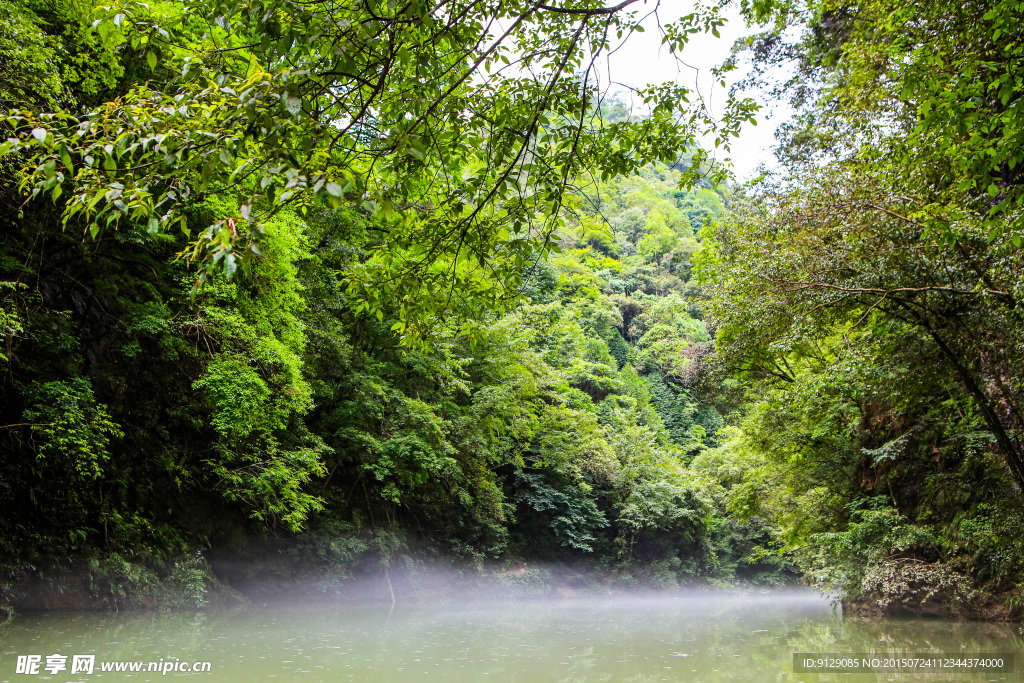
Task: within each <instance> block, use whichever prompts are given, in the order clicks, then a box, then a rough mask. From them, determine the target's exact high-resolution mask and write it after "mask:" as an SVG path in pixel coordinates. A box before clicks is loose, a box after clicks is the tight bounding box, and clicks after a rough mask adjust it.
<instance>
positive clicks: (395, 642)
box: [0, 592, 1024, 683]
mask: <svg viewBox="0 0 1024 683" xmlns="http://www.w3.org/2000/svg"><path fill="white" fill-rule="evenodd" d="M926 651H932V652H1017V653H1020V654H1018V655H1017V658H1018V662H1019V663H1021V664H1024V638H1022V637H1021V634H1020V630H1019V627H1018V626H1014V625H1006V624H983V623H970V622H949V621H940V620H892V619H862V618H846V619H844V618H843V617H842V616H841V614H839V613H838V611H837V610H836V609H834V608H833V606H832V604H831V603H830V601H829V600H828V599H826V598H823V597H821V596H819V595H817V594H815V593H810V592H782V593H773V594H736V593H720V594H688V595H686V594H684V595H675V596H665V595H660V596H647V597H635V598H622V597H574V598H568V599H551V600H533V601H520V602H498V603H481V602H477V603H469V604H453V603H451V602H449V603H446V604H443V605H422V604H421V605H403V604H397V605H394V606H393V607H392V606H391V605H382V606H365V605H364V606H358V607H357V606H346V605H341V604H320V605H302V606H298V605H296V606H286V607H280V606H275V607H258V606H250V607H244V608H237V609H232V610H225V611H217V612H207V613H199V614H194V613H170V614H154V613H123V612H122V613H120V614H109V613H101V614H98V613H61V614H45V615H28V616H21V617H18V618H15V619H14V620H12V621H10V622H8V623H7V624H5V625H3V626H0V681H11V682H12V683H13V682H15V681H31V680H52V681H107V682H110V681H120V680H125V681H129V680H130V681H158V680H169V679H175V680H180V679H191V680H194V681H209V682H211V683H212V682H214V681H217V682H220V681H226V682H235V681H238V682H242V681H245V682H250V681H267V682H268V683H282V682H283V681H305V682H308V683H315V682H319V681H347V680H357V681H381V682H384V681H387V682H402V683H407V682H412V681H416V682H419V681H428V682H429V681H441V680H444V681H488V680H491V681H508V682H514V683H519V682H522V683H526V682H531V683H532V682H541V681H552V682H554V681H558V682H570V681H571V682H591V681H593V682H597V681H630V682H635V683H647V682H648V681H651V682H653V681H696V682H703V683H714V682H717V681H808V682H809V681H839V680H844V681H873V680H879V681H897V680H928V681H947V680H949V681H953V680H979V681H981V680H985V681H989V680H991V681H1020V680H1024V675H1022V674H1020V673H1015V674H988V675H984V674H971V675H968V674H959V675H950V676H947V675H942V674H915V675H912V674H845V675H842V674H832V675H823V674H797V673H793V653H794V652H836V653H842V652H847V653H850V652H880V653H905V654H910V653H920V652H926ZM26 654H39V655H41V656H42V657H43V663H44V664H45V659H46V655H50V654H62V655H68V656H69V658H68V662H69V663H70V661H71V660H70V656H71V655H74V654H94V655H96V658H97V662H100V661H134V660H139V661H144V662H149V661H158V660H160V659H161V658H163V659H164V661H174V660H175V659H176V658H177V660H180V661H186V662H194V661H208V662H210V663H211V671H210V672H209V673H190V674H183V673H175V672H173V671H171V672H169V673H167V674H166V675H161V674H160V673H156V672H145V671H143V672H140V673H127V672H124V673H118V672H106V673H103V672H100V671H99V670H98V665H97V670H96V671H94V673H93V674H92V675H84V674H76V675H75V676H71V675H70V674H69V671H64V672H62V673H59V674H57V675H56V676H50V675H49V674H47V673H46V672H45V671H41V672H40V673H39V674H37V675H35V676H29V675H20V674H16V673H15V669H16V660H17V655H26ZM1021 668H1022V667H1020V666H1019V667H1018V669H1021ZM68 669H69V670H70V666H69V667H68Z"/></svg>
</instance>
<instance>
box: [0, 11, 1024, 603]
mask: <svg viewBox="0 0 1024 683" xmlns="http://www.w3.org/2000/svg"><path fill="white" fill-rule="evenodd" d="M634 5H635V0H634V2H630V1H629V0H627V2H624V3H621V4H619V5H616V6H614V7H604V6H602V5H600V4H598V3H595V2H591V1H590V0H573V1H572V2H566V3H563V4H560V5H557V6H548V5H540V4H536V5H534V4H523V3H517V2H504V1H501V2H497V3H492V4H491V5H488V6H484V5H482V4H480V3H476V2H473V1H472V0H465V1H463V0H459V1H458V2H456V1H454V0H452V1H451V2H442V3H440V4H438V5H436V6H429V5H422V4H420V3H418V2H410V3H407V4H402V5H399V4H395V3H385V2H380V3H378V2H362V1H356V2H349V1H347V0H337V1H333V2H325V3H315V4H307V3H295V2H291V1H290V0H267V1H266V2H263V1H260V2H248V1H247V0H246V1H241V0H237V1H236V0H228V1H226V2H222V3H219V4H217V3H204V4H202V5H197V6H196V7H185V6H184V5H182V4H180V3H174V2H167V3H154V4H143V3H138V2H134V0H124V1H123V2H119V3H117V4H116V5H114V6H110V7H94V6H93V5H92V4H91V3H88V2H82V1H80V0H17V1H13V2H12V1H11V0H0V9H2V10H3V12H2V14H0V25H2V26H3V30H2V32H0V105H2V106H3V108H4V109H5V110H6V114H5V116H4V118H3V119H2V120H0V126H3V128H4V134H3V138H4V140H5V141H4V142H3V143H0V224H2V226H3V227H2V231H3V232H2V239H0V335H2V337H3V345H2V348H0V396H2V401H0V448H2V452H3V454H4V457H3V458H2V459H0V569H2V570H3V572H4V575H3V576H4V578H3V579H0V607H2V606H3V605H7V604H13V605H16V606H19V607H27V608H33V607H57V606H85V605H91V606H95V605H106V606H116V607H130V606H134V607H138V606H149V607H152V606H158V607H170V606H198V605H202V604H205V603H206V602H207V601H208V600H210V599H211V596H213V595H216V594H219V593H222V594H227V593H230V592H231V591H230V588H231V587H233V588H238V589H241V590H243V591H246V590H250V591H257V592H259V591H264V592H265V591H267V590H269V589H268V586H271V585H273V584H275V583H277V584H282V583H289V582H291V583H295V584H298V583H301V584H302V585H303V586H305V587H306V588H310V587H312V588H310V590H313V591H314V593H316V594H335V595H336V594H339V592H343V591H344V589H345V587H346V586H347V585H350V584H351V583H352V582H353V581H354V580H355V579H357V578H359V577H361V576H372V577H376V579H381V578H383V579H384V580H386V585H387V586H388V587H389V589H391V590H393V585H392V578H391V577H392V574H393V573H402V572H405V574H406V575H407V576H408V575H412V574H414V573H415V572H416V571H417V568H425V567H428V566H438V565H442V566H445V567H448V568H450V569H452V570H453V571H454V572H455V573H456V574H457V575H459V576H461V577H462V578H463V579H466V580H467V581H471V580H472V577H480V576H489V577H492V578H493V579H495V580H496V581H498V582H499V583H501V582H504V585H507V586H512V587H515V586H520V587H522V586H533V587H535V588H541V589H545V588H550V587H551V585H553V584H554V583H555V582H558V581H561V582H565V581H569V582H575V584H573V585H577V584H578V585H581V586H584V585H592V584H593V583H594V582H598V583H602V584H603V585H605V586H611V585H620V586H636V585H641V586H646V587H660V588H676V587H679V586H681V585H687V584H702V585H718V586H724V585H739V584H744V585H762V586H764V585H779V584H782V583H786V582H791V581H795V580H797V579H800V578H802V579H803V580H805V581H806V582H809V583H811V584H813V585H816V586H819V587H822V588H824V589H827V590H830V591H832V592H834V594H836V595H838V596H840V597H842V598H843V599H844V600H845V602H846V604H847V606H848V607H851V608H857V609H867V610H875V611H878V610H880V611H890V612H895V611H899V610H900V609H910V610H915V611H920V610H923V611H930V612H933V613H936V614H946V615H949V614H955V615H967V616H982V617H990V618H1013V617H1014V615H1019V614H1020V611H1021V609H1022V608H1024V602H1022V597H1021V596H1022V591H1024V585H1022V584H1021V583H1020V576H1021V572H1022V570H1024V541H1022V539H1024V532H1022V530H1024V511H1022V509H1021V505H1022V501H1024V498H1022V495H1024V494H1022V485H1024V479H1022V476H1024V475H1022V470H1024V465H1022V455H1021V454H1022V452H1024V451H1022V446H1021V443H1022V437H1024V418H1022V417H1021V415H1022V414H1021V412H1020V410H1021V408H1020V392H1021V381H1022V376H1021V372H1020V368H1021V367H1022V361H1024V358H1022V357H1021V349H1022V348H1024V347H1022V343H1021V342H1022V334H1021V330H1022V322H1024V321H1022V318H1021V313H1020V308H1019V305H1018V301H1019V299H1020V297H1021V295H1022V292H1021V289H1022V284H1024V281H1022V277H1021V272H1022V269H1021V265H1022V264H1021V231H1020V217H1021V206H1022V202H1024V191H1022V190H1021V187H1022V185H1021V182H1020V178H1021V176H1020V173H1019V170H1020V166H1021V164H1022V163H1024V152H1022V151H1021V150H1022V149H1024V145H1022V140H1021V136H1022V131H1024V126H1021V116H1020V113H1019V112H1018V111H1017V110H1018V108H1019V105H1020V102H1021V101H1022V99H1021V93H1022V90H1024V86H1022V80H1021V79H1022V77H1021V74H1022V73H1024V70H1021V68H1020V66H1021V64H1020V61H1021V55H1022V48H1021V42H1020V38H1019V36H1018V33H1017V31H1016V30H1015V28H1014V27H1015V26H1016V23H1015V22H1017V21H1018V20H1019V19H1020V18H1021V14H1022V12H1021V9H1020V7H1019V6H1018V5H1016V4H1015V3H1009V2H991V3H976V4H969V5H966V6H965V5H962V4H959V5H955V6H954V5H948V6H947V4H944V3H938V4H936V3H930V4H928V5H927V6H920V7H918V6H908V7H901V8H898V9H899V11H894V8H893V7H891V6H890V5H888V4H886V3H883V2H874V3H868V4H866V5H862V6H858V7H848V6H846V5H839V4H836V3H832V2H822V3H807V4H794V3H785V4H783V3H756V4H755V5H753V6H746V5H744V6H743V11H744V16H745V18H746V20H747V21H749V22H750V23H751V25H760V26H761V27H762V28H764V27H767V30H765V32H763V33H761V34H759V35H756V36H753V37H751V38H749V39H747V40H746V41H741V44H740V45H738V46H737V48H738V54H745V55H749V56H751V57H752V59H753V64H754V66H753V68H752V70H751V72H750V75H749V78H748V84H752V83H755V82H759V83H760V84H761V85H767V86H769V87H768V88H767V89H768V90H769V91H771V90H772V89H774V95H775V96H789V97H790V98H791V104H792V106H793V107H794V109H795V111H796V112H797V113H796V116H795V117H794V118H793V119H792V120H791V121H790V122H789V123H787V124H786V125H785V126H783V128H782V130H781V146H780V150H779V158H780V165H779V166H778V167H777V169H776V170H775V171H773V172H770V173H767V174H766V175H765V176H763V177H761V178H760V179H758V180H756V181H754V182H752V183H750V184H748V185H746V186H736V185H735V184H731V183H730V182H729V181H728V179H727V176H728V174H727V172H726V169H725V167H724V166H723V165H722V164H721V163H720V162H719V161H718V160H716V158H715V156H713V155H712V153H711V152H712V148H713V147H715V148H719V149H718V151H719V152H720V153H721V154H718V159H721V158H722V156H723V155H725V154H727V152H728V145H729V142H728V141H729V139H730V138H732V137H735V136H736V135H737V133H738V131H739V129H740V126H741V125H743V124H744V123H747V122H750V121H752V114H753V112H754V110H755V108H756V105H755V104H754V103H753V101H752V100H749V99H743V98H740V97H739V96H736V95H734V96H730V97H728V98H727V100H726V103H725V105H724V109H722V110H721V111H719V112H718V113H717V114H716V115H712V112H711V111H710V110H709V109H708V108H707V107H706V106H704V103H703V100H702V99H701V94H700V93H694V92H690V91H689V90H688V89H687V88H686V87H684V86H681V85H678V84H675V85H673V84H662V85H652V86H650V87H648V88H645V89H641V90H640V91H639V92H636V93H633V95H634V96H635V97H634V99H635V101H637V102H640V103H642V106H638V107H637V109H636V110H634V111H628V110H627V109H626V107H625V105H624V101H623V100H619V99H616V98H614V97H609V96H608V94H607V93H606V92H603V91H602V90H601V89H600V88H598V86H597V82H596V80H595V78H596V77H595V76H594V70H595V68H596V67H595V64H597V62H598V60H599V59H600V58H602V56H603V55H604V54H606V53H607V51H609V50H614V49H615V47H616V45H618V43H617V42H616V41H619V40H623V39H630V40H645V39H648V38H646V37H645V36H644V31H643V26H642V20H643V14H641V13H640V11H639V10H638V9H637V7H636V6H634ZM720 9H721V8H716V7H711V8H699V9H695V10H694V12H693V13H692V14H689V15H687V16H684V17H683V18H682V19H680V20H678V21H676V22H674V23H666V24H662V25H661V29H662V32H661V35H660V36H659V37H657V38H656V39H655V40H659V41H661V43H662V44H663V45H664V50H665V52H666V54H667V55H675V54H676V53H679V52H683V51H685V49H686V43H687V40H688V39H689V36H690V35H692V34H694V33H697V32H702V31H706V32H709V33H712V34H716V33H717V32H718V29H719V28H720V27H721V26H722V19H721V17H720ZM666 58H669V57H666ZM787 64H788V65H789V66H790V67H793V68H791V69H790V70H789V71H788V72H785V73H788V74H790V75H791V76H792V78H791V79H790V80H788V81H786V82H772V81H771V79H772V78H773V74H774V73H777V71H773V69H777V68H778V67H781V66H785V65H787ZM730 68H731V66H730V65H727V66H726V67H724V69H723V70H722V71H721V73H720V74H719V75H724V74H725V73H727V72H728V70H729V69H730ZM794 74H795V75H794ZM723 85H724V82H723ZM701 140H703V141H705V142H706V143H707V144H706V145H704V146H702V145H701V144H700V141H701ZM712 140H713V141H714V142H713V145H712V143H711V141H712ZM716 154H717V152H716ZM556 570H558V571H559V572H561V573H559V574H558V576H559V577H560V578H558V579H557V580H556V579H555V578H553V577H554V576H555V574H554V573H552V572H555V571H556ZM467 577H468V578H467ZM567 577H568V578H567ZM382 585H383V584H382Z"/></svg>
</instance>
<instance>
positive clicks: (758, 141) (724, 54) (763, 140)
mask: <svg viewBox="0 0 1024 683" xmlns="http://www.w3.org/2000/svg"><path fill="white" fill-rule="evenodd" d="M652 6H653V3H652V2H651V1H650V0H646V2H645V5H644V6H642V7H641V8H640V9H639V10H638V16H643V14H644V13H645V11H646V12H649V11H650V7H652ZM693 10H694V6H693V4H691V3H690V2H685V1H684V2H679V1H678V0H663V1H662V2H661V4H660V7H659V8H658V11H657V16H653V15H652V16H648V17H647V18H646V20H644V22H643V24H642V25H643V27H644V29H645V32H644V33H639V34H633V35H632V36H629V38H628V40H625V41H624V43H623V44H622V45H621V46H620V47H619V48H618V49H615V50H613V52H612V53H611V54H609V55H605V56H602V58H601V60H600V62H599V66H600V75H599V80H600V81H601V83H602V84H609V83H610V84H611V88H612V91H615V90H616V85H615V84H616V83H618V84H621V85H620V86H618V89H619V90H622V86H627V87H630V88H639V87H643V86H646V85H650V84H656V83H663V82H665V81H673V82H676V83H679V84H680V85H684V86H687V87H689V88H690V89H691V90H693V91H694V93H695V94H697V93H699V95H700V96H701V97H702V98H703V99H704V101H705V102H706V103H707V104H708V106H709V108H710V110H711V111H712V113H713V114H714V115H715V116H716V117H717V116H720V115H721V114H722V111H723V107H724V104H725V101H726V98H727V96H728V90H727V88H722V87H721V86H720V85H718V84H717V83H716V82H715V80H714V78H713V76H712V71H711V70H712V68H713V67H715V66H717V65H719V64H721V63H722V62H724V61H725V60H726V59H727V58H728V57H729V54H730V52H731V50H732V45H733V43H734V42H735V41H736V40H737V39H738V38H741V37H744V36H748V35H752V34H754V33H757V32H758V28H757V27H754V28H750V27H748V26H747V25H746V22H745V21H744V20H743V18H742V17H741V16H740V14H739V10H738V9H737V8H736V7H729V8H727V9H726V10H725V11H724V12H723V18H725V19H726V24H725V26H723V27H722V28H721V29H720V30H719V33H720V34H721V37H720V38H716V37H714V36H713V35H712V34H710V33H703V32H701V33H694V34H691V37H690V40H689V42H688V43H687V45H686V47H685V48H684V49H683V51H682V53H679V54H671V53H670V52H669V50H668V47H667V46H665V45H663V44H662V43H661V33H660V32H659V30H658V21H659V20H660V22H661V23H662V24H666V23H670V22H675V21H678V19H679V18H680V17H682V16H684V15H686V14H689V13H690V12H692V11H693ZM737 66H738V68H737V69H736V70H735V71H733V72H732V73H730V74H728V75H727V77H726V83H727V84H728V85H732V84H733V83H735V82H737V81H740V80H742V79H743V78H744V77H746V76H747V75H748V69H749V67H747V66H745V64H744V60H740V62H739V63H738V65H737ZM748 94H749V95H750V96H751V97H754V98H755V99H757V100H759V101H760V102H761V104H762V109H761V111H760V113H759V114H758V116H757V126H752V125H750V124H745V125H744V126H743V128H742V130H741V132H740V137H739V138H738V139H737V138H734V139H733V140H732V142H731V146H732V149H731V151H730V153H729V154H728V155H727V156H728V157H729V158H730V159H731V161H732V165H733V172H734V173H735V174H736V179H737V180H738V181H740V182H743V181H745V180H750V179H751V178H753V177H755V176H756V175H757V173H756V169H757V167H758V166H759V165H760V164H762V163H763V164H765V165H767V166H768V167H769V168H773V167H775V166H776V164H775V158H774V156H773V154H772V148H773V147H774V146H775V144H776V140H775V130H776V128H777V127H778V125H779V124H780V123H782V122H783V121H785V120H786V119H787V118H788V117H789V114H790V113H791V112H790V109H789V107H788V106H787V105H786V104H785V103H781V102H772V103H769V102H766V101H765V100H764V98H763V97H758V94H757V93H748ZM623 99H624V100H626V101H627V102H629V98H628V94H627V93H623ZM694 101H696V100H695V99H694ZM637 105H638V106H637V108H638V109H639V108H640V106H639V105H642V103H637ZM703 144H704V146H705V147H706V148H707V149H708V151H709V152H711V153H713V154H715V156H716V157H717V158H719V159H722V158H723V157H724V156H726V155H725V154H724V153H723V152H722V151H721V150H718V151H717V152H716V151H715V150H714V139H713V138H711V139H706V140H704V141H703Z"/></svg>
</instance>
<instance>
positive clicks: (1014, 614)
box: [842, 592, 1024, 622]
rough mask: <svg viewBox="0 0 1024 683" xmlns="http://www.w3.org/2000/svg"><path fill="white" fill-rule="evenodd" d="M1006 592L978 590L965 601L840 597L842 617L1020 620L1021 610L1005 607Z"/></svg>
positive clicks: (1006, 605)
mask: <svg viewBox="0 0 1024 683" xmlns="http://www.w3.org/2000/svg"><path fill="white" fill-rule="evenodd" d="M1008 603H1012V601H1011V600H1010V599H1008V596H1007V595H1005V594H1004V595H998V596H996V595H992V594H990V593H984V592H982V593H981V594H980V595H977V596H976V597H974V598H973V599H972V600H970V601H967V602H958V601H949V600H925V601H922V602H890V603H888V604H879V601H877V600H873V599H870V598H861V599H855V600H853V599H846V600H842V607H843V616H844V617H870V618H873V617H919V618H932V619H957V620H963V621H994V622H1020V621H1022V619H1024V614H1022V612H1021V610H1019V609H1014V608H1012V607H1009V606H1008Z"/></svg>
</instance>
